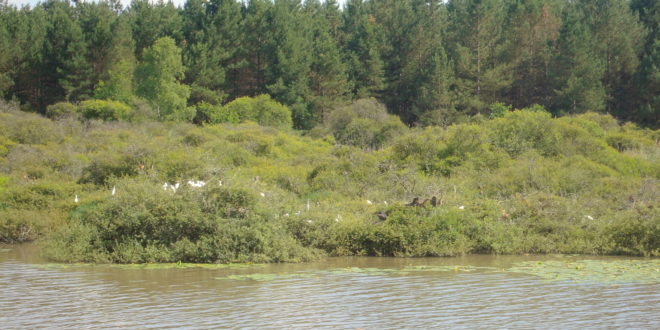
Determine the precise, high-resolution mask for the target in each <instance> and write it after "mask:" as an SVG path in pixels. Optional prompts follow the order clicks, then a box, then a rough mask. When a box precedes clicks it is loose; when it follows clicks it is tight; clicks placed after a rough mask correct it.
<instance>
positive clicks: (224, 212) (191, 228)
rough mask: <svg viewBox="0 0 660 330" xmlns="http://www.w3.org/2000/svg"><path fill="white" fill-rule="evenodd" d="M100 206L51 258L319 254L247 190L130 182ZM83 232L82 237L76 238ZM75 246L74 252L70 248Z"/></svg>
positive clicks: (77, 221)
mask: <svg viewBox="0 0 660 330" xmlns="http://www.w3.org/2000/svg"><path fill="white" fill-rule="evenodd" d="M117 187H118V190H119V191H120V192H119V193H117V194H116V195H115V196H108V197H106V198H105V199H103V200H101V201H99V203H98V204H96V205H93V206H91V207H90V205H81V206H80V209H77V210H76V211H74V213H72V216H71V219H70V220H69V221H71V226H70V227H67V228H62V229H61V230H60V231H59V232H58V233H57V234H56V235H54V237H56V238H58V239H57V240H53V241H51V242H50V245H49V246H50V248H49V251H50V256H51V258H56V259H58V260H67V261H98V260H107V261H111V262H119V263H136V262H177V261H182V262H236V261H240V262H249V261H252V262H273V261H275V262H277V261H292V260H294V261H300V260H308V259H309V258H313V257H314V255H315V252H313V251H311V250H308V249H305V248H303V247H302V246H300V245H299V244H298V243H297V242H296V241H295V240H293V239H291V238H290V237H287V235H288V234H287V233H286V232H285V231H283V230H282V229H281V227H280V226H277V224H276V223H274V222H271V221H268V220H267V219H264V218H262V217H261V216H260V215H259V214H257V213H255V209H254V207H255V202H256V198H255V197H254V196H252V195H251V194H250V193H249V192H247V191H246V190H244V189H237V188H224V187H209V188H206V187H205V188H203V189H193V188H187V187H186V186H182V187H181V188H180V189H179V190H177V192H176V193H174V192H172V191H170V190H163V189H161V187H160V186H159V185H154V184H149V183H146V182H140V181H133V180H124V181H119V182H117ZM72 235H76V236H77V237H71V236H72ZM69 251H71V253H68V252H69Z"/></svg>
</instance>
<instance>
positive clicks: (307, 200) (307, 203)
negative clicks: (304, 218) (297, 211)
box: [305, 199, 309, 211]
mask: <svg viewBox="0 0 660 330" xmlns="http://www.w3.org/2000/svg"><path fill="white" fill-rule="evenodd" d="M305 207H306V208H307V211H309V199H308V200H307V206H305Z"/></svg>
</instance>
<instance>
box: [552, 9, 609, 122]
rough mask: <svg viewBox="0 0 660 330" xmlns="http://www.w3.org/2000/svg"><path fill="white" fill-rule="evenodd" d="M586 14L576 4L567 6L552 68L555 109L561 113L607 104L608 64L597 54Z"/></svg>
mask: <svg viewBox="0 0 660 330" xmlns="http://www.w3.org/2000/svg"><path fill="white" fill-rule="evenodd" d="M582 15H583V13H581V12H579V11H578V10H576V9H575V6H571V7H569V8H566V10H565V13H564V19H563V24H562V28H561V31H560V36H559V40H558V54H557V55H556V57H555V59H554V60H553V63H552V65H551V68H550V71H551V78H552V79H553V86H554V87H553V88H554V93H555V96H554V98H553V101H552V106H551V109H552V110H553V111H554V112H555V113H557V114H560V113H582V112H586V111H601V110H603V109H604V108H605V97H606V95H605V89H604V88H603V85H602V82H601V77H602V76H603V72H604V65H603V63H602V61H599V60H598V59H597V58H596V57H595V54H594V53H595V45H594V41H595V40H594V39H593V37H592V36H591V32H590V30H589V27H588V26H587V24H586V23H585V19H584V17H582Z"/></svg>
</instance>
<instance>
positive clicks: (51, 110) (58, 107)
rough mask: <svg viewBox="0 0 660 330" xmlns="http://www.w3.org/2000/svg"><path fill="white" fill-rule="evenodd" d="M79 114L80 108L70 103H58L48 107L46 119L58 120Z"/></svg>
mask: <svg viewBox="0 0 660 330" xmlns="http://www.w3.org/2000/svg"><path fill="white" fill-rule="evenodd" d="M77 114H78V107H77V106H76V105H75V104H72V103H69V102H58V103H55V104H51V105H49V106H48V107H46V117H48V118H53V119H58V118H63V117H69V116H73V115H77Z"/></svg>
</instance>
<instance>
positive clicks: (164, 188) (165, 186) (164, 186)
mask: <svg viewBox="0 0 660 330" xmlns="http://www.w3.org/2000/svg"><path fill="white" fill-rule="evenodd" d="M167 186H168V184H167V182H165V183H163V190H167Z"/></svg>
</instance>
